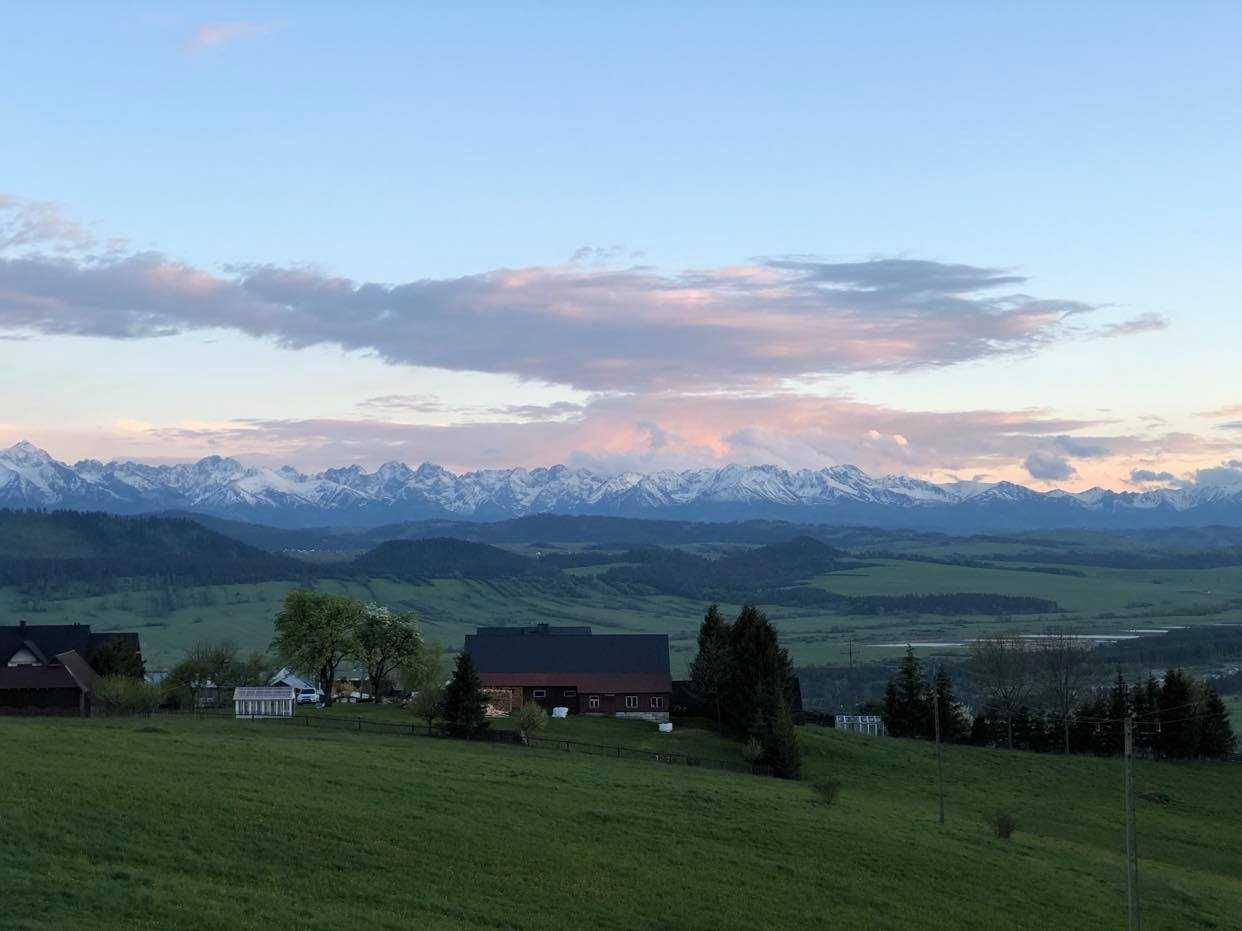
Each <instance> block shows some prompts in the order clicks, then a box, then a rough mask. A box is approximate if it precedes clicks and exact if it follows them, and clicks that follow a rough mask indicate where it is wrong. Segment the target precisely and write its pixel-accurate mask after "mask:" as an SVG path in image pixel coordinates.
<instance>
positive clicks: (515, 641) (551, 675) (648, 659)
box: [464, 624, 673, 721]
mask: <svg viewBox="0 0 1242 931" xmlns="http://www.w3.org/2000/svg"><path fill="white" fill-rule="evenodd" d="M464 649H465V650H466V652H468V653H469V654H470V657H471V659H472V660H473V661H474V666H475V669H476V670H478V673H479V678H480V679H481V680H482V681H483V687H484V688H485V689H486V690H488V691H489V692H490V693H491V695H490V696H489V699H490V704H492V705H493V706H494V707H501V708H503V707H506V706H508V707H515V706H517V705H519V704H521V703H522V702H527V701H533V702H537V703H538V704H540V705H543V706H544V707H546V708H557V707H564V708H568V709H569V712H570V713H571V714H604V715H613V716H616V717H619V718H645V719H646V720H649V721H667V720H668V715H669V705H670V703H671V701H672V691H673V683H672V677H671V676H670V674H669V661H668V636H667V635H666V634H594V633H592V632H591V628H589V627H551V626H549V625H547V624H538V625H535V626H533V627H480V628H478V630H477V631H476V632H475V633H473V634H467V635H466V643H465V647H464ZM505 693H507V695H508V699H507V700H506V698H505Z"/></svg>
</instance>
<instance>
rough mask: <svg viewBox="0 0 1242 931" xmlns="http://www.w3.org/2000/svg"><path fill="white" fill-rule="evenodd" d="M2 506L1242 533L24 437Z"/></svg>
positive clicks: (756, 474)
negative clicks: (272, 463)
mask: <svg viewBox="0 0 1242 931" xmlns="http://www.w3.org/2000/svg"><path fill="white" fill-rule="evenodd" d="M0 507H9V508H43V509H64V508H73V509H86V510H100V511H106V512H109V513H114V514H139V513H148V512H156V511H170V510H184V511H192V512H197V513H203V514H210V515H214V516H217V517H223V518H230V519H234V520H244V521H253V522H259V523H264V524H269V525H272V526H275V527H312V526H325V527H374V526H378V525H381V524H386V523H393V522H399V521H408V520H426V519H437V518H443V519H453V520H473V521H495V520H505V519H508V518H513V517H521V516H525V515H530V514H539V513H552V514H567V515H601V516H618V517H643V518H661V519H669V520H708V521H722V520H727V521H732V520H747V519H776V520H787V521H795V522H821V523H841V524H859V525H869V526H878V527H900V528H912V529H936V530H947V531H952V532H968V531H978V530H989V529H998V530H1005V529H1008V530H1018V529H1042V528H1054V527H1077V528H1091V529H1125V528H1143V527H1167V526H1204V525H1208V524H1222V525H1235V526H1236V525H1242V484H1239V485H1235V486H1194V487H1187V488H1163V489H1156V490H1152V491H1144V492H1114V491H1109V490H1106V489H1101V488H1093V489H1089V490H1087V491H1084V492H1078V493H1071V492H1065V491H1060V490H1054V491H1048V492H1040V491H1035V490H1033V489H1030V488H1026V487H1024V486H1022V485H1016V484H1013V483H1010V482H998V483H995V484H988V483H977V482H956V483H950V484H944V485H938V484H934V483H932V482H927V481H923V480H920V479H915V478H911V477H909V476H904V475H884V476H871V475H868V474H866V473H865V472H863V471H862V470H860V469H858V468H856V467H854V466H849V465H842V466H833V467H830V468H825V469H819V470H811V469H801V470H787V469H782V468H779V467H777V466H771V465H760V466H739V465H727V466H724V467H721V468H716V469H694V470H686V471H680V472H676V471H661V472H652V473H640V472H622V473H618V474H605V473H600V472H594V471H592V470H589V469H570V468H568V467H566V466H563V465H558V466H553V467H551V468H540V469H529V470H528V469H491V470H482V471H477V472H465V473H462V474H456V473H453V472H450V471H448V470H447V469H444V468H442V467H440V466H437V465H433V464H431V463H423V464H422V465H420V466H418V467H417V468H411V467H410V466H408V465H406V464H404V463H399V462H389V463H386V464H384V465H382V466H380V467H379V468H378V469H376V470H375V471H374V472H367V471H366V470H364V469H362V468H361V467H359V466H357V465H353V466H348V467H345V468H336V469H327V470H325V471H323V472H319V473H315V474H306V473H302V472H299V471H297V470H296V469H293V468H291V467H289V466H285V467H283V468H280V469H269V468H252V467H247V466H244V465H242V464H241V463H239V462H237V461H236V460H233V459H227V458H222V457H220V456H211V457H208V458H206V459H202V460H200V461H198V462H196V463H192V464H183V465H173V466H169V465H159V466H152V465H144V464H142V463H136V462H109V463H102V462H99V461H97V460H93V459H87V460H83V461H81V462H77V463H75V464H73V465H68V464H66V463H63V462H58V461H57V460H55V459H53V458H52V457H51V456H49V455H48V454H47V453H46V452H44V451H43V450H41V449H39V448H38V447H36V446H34V445H33V444H30V443H25V442H23V443H18V444H17V445H16V446H13V447H10V448H9V449H6V450H0Z"/></svg>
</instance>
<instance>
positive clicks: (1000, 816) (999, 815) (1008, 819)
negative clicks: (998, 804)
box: [987, 808, 1018, 840]
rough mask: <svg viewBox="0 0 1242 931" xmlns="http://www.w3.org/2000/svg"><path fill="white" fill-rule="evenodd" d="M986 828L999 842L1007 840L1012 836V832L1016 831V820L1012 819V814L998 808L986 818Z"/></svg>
mask: <svg viewBox="0 0 1242 931" xmlns="http://www.w3.org/2000/svg"><path fill="white" fill-rule="evenodd" d="M987 823H988V827H990V828H991V829H992V833H993V834H995V835H996V836H997V837H999V838H1000V839H1001V840H1009V838H1010V837H1012V836H1013V832H1014V831H1016V830H1017V829H1018V819H1017V818H1015V817H1014V814H1013V812H1011V811H1006V810H1005V809H1003V808H998V809H997V810H996V811H994V812H992V814H990V815H988V817H987Z"/></svg>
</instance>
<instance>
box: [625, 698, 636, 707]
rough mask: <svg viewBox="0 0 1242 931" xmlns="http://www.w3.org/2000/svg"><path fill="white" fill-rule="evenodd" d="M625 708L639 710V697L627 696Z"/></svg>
mask: <svg viewBox="0 0 1242 931" xmlns="http://www.w3.org/2000/svg"><path fill="white" fill-rule="evenodd" d="M625 707H627V708H637V707H638V696H637V695H626V696H625Z"/></svg>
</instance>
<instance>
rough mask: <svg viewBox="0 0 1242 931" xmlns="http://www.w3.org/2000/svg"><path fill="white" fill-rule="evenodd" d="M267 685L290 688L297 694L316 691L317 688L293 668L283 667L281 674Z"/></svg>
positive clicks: (277, 674) (273, 677)
mask: <svg viewBox="0 0 1242 931" xmlns="http://www.w3.org/2000/svg"><path fill="white" fill-rule="evenodd" d="M267 684H268V685H272V686H288V687H289V688H291V689H293V690H294V691H295V692H313V691H315V686H314V685H313V684H312V683H310V682H308V681H306V679H304V678H302V677H301V676H299V675H298V674H297V673H296V672H294V671H293V667H292V666H284V667H282V668H281V670H280V672H278V673H276V675H274V676H272V678H271V680H270V681H269V682H268V683H267Z"/></svg>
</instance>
